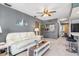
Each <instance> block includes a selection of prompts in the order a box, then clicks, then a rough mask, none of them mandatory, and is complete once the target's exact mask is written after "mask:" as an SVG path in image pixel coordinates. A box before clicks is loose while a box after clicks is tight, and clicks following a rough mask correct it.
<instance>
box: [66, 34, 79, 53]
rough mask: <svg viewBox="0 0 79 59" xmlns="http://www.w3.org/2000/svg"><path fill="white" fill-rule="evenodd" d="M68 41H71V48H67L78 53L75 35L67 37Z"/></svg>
mask: <svg viewBox="0 0 79 59" xmlns="http://www.w3.org/2000/svg"><path fill="white" fill-rule="evenodd" d="M67 41H68V42H69V46H68V47H69V48H68V49H67V50H68V51H70V52H73V53H77V51H78V48H77V40H75V39H74V36H73V35H71V37H67Z"/></svg>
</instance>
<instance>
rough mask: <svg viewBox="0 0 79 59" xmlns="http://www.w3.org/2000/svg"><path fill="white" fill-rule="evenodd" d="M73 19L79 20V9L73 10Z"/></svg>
mask: <svg viewBox="0 0 79 59" xmlns="http://www.w3.org/2000/svg"><path fill="white" fill-rule="evenodd" d="M70 18H71V19H79V7H75V8H73V9H72V14H71V17H70Z"/></svg>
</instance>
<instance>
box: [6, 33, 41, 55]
mask: <svg viewBox="0 0 79 59" xmlns="http://www.w3.org/2000/svg"><path fill="white" fill-rule="evenodd" d="M35 40H37V41H40V40H41V36H37V35H35V34H34V32H17V33H9V34H8V35H7V38H6V42H7V45H9V46H10V52H11V54H12V55H15V54H18V53H20V52H22V51H24V50H26V49H27V47H28V46H29V45H33V44H36V43H35Z"/></svg>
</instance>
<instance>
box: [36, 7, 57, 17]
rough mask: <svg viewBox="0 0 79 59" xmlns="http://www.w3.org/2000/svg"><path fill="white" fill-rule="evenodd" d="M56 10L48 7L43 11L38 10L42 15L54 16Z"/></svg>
mask: <svg viewBox="0 0 79 59" xmlns="http://www.w3.org/2000/svg"><path fill="white" fill-rule="evenodd" d="M53 13H56V11H50V10H49V9H48V8H44V9H43V11H42V12H37V14H41V16H52V15H53Z"/></svg>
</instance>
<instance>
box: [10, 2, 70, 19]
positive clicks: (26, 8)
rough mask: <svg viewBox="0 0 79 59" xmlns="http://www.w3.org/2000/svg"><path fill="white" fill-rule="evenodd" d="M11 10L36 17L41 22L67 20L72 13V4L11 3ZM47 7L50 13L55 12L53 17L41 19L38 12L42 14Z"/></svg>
mask: <svg viewBox="0 0 79 59" xmlns="http://www.w3.org/2000/svg"><path fill="white" fill-rule="evenodd" d="M9 4H10V5H12V7H11V8H13V9H16V10H18V11H21V12H23V13H26V14H28V15H30V16H33V17H34V16H36V17H37V18H38V19H40V20H49V19H56V18H58V19H61V18H67V17H68V16H69V13H70V9H71V3H9ZM45 7H47V8H48V9H49V10H50V11H52V10H55V11H56V13H54V14H53V15H52V16H47V17H41V16H40V14H37V12H41V11H42V9H43V8H45Z"/></svg>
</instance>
